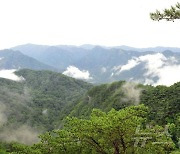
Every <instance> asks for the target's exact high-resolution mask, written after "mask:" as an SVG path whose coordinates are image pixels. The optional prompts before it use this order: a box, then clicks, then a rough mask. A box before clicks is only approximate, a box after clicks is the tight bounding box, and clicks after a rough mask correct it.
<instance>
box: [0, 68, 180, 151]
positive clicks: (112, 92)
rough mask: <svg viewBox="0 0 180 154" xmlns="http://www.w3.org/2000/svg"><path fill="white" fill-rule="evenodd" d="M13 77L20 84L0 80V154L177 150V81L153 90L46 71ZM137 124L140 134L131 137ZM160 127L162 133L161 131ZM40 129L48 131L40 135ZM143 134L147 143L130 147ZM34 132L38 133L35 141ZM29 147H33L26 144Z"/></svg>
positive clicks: (179, 132)
mask: <svg viewBox="0 0 180 154" xmlns="http://www.w3.org/2000/svg"><path fill="white" fill-rule="evenodd" d="M15 73H16V75H18V76H21V78H22V81H19V82H15V81H11V80H7V79H0V87H1V88H0V103H1V109H0V113H1V114H0V123H1V125H0V139H1V141H2V144H1V148H2V149H4V150H3V151H7V152H15V153H27V154H31V153H42V154H44V153H54V154H56V153H62V154H63V153H69V154H71V153H89V154H90V153H104V154H105V153H107V154H111V153H115V152H116V153H117V154H118V152H119V153H121V152H120V151H123V152H122V153H137V154H139V153H143V152H144V151H146V152H147V153H148V151H149V150H150V152H149V153H155V154H156V153H171V152H172V151H175V150H176V151H177V148H178V145H179V144H178V142H179V141H178V140H179V138H180V127H179V126H180V121H179V117H180V115H179V113H180V95H179V94H180V83H176V84H174V85H172V86H170V87H166V86H157V87H153V86H150V85H146V86H145V85H141V84H137V83H132V82H125V81H119V82H114V83H111V84H103V85H99V86H92V85H90V84H88V83H85V82H83V81H79V80H75V79H73V78H69V77H66V76H65V75H62V74H59V73H55V72H51V71H33V70H27V69H24V70H20V71H18V72H15ZM67 116H68V117H67ZM139 126H140V127H141V133H140V134H137V128H139ZM147 126H148V127H147ZM166 126H168V135H167V133H164V130H165V128H166ZM45 131H48V132H47V133H45V134H44V132H45ZM118 131H120V132H119V133H120V134H119V133H118ZM20 132H21V133H20ZM155 132H156V133H155ZM157 132H158V133H160V134H161V137H159V134H158V133H157ZM143 133H148V136H146V137H149V138H150V139H151V140H148V141H147V144H146V145H145V147H141V146H134V144H135V141H134V138H137V137H138V136H141V137H145V136H142V135H143ZM27 134H28V135H27ZM39 134H42V135H41V136H40V138H39V139H38V138H37V136H38V135H39ZM118 139H121V141H119V140H118ZM107 140H108V141H109V142H106V141H107ZM11 141H16V142H17V143H11ZM154 142H155V143H156V142H157V143H161V142H162V143H163V144H161V145H156V144H154ZM19 143H24V144H25V145H23V144H19ZM32 143H37V144H35V145H33V146H27V144H30V145H31V144H32Z"/></svg>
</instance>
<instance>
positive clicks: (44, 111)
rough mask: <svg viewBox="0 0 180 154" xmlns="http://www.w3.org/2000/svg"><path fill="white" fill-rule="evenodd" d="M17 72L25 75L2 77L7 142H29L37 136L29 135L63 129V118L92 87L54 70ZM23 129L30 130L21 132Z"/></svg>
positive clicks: (0, 118) (0, 120)
mask: <svg viewBox="0 0 180 154" xmlns="http://www.w3.org/2000/svg"><path fill="white" fill-rule="evenodd" d="M16 74H17V75H18V76H21V78H22V81H19V82H16V81H12V80H8V79H2V78H0V105H1V108H0V130H1V131H0V139H1V140H3V141H11V140H12V141H21V142H23V143H28V144H29V143H32V142H33V141H34V139H32V140H31V139H29V140H28V139H27V140H28V141H24V140H26V139H24V138H26V137H27V138H28V135H27V134H29V135H30V134H32V136H33V135H38V134H39V133H40V132H41V133H42V132H44V131H48V130H53V129H55V128H60V127H61V125H62V119H63V118H64V117H65V116H66V115H68V114H69V113H70V112H71V109H72V107H73V105H74V104H75V103H76V102H77V100H78V99H79V98H80V97H81V96H83V95H84V94H85V93H86V91H87V90H88V89H89V88H91V87H92V85H90V84H88V83H85V82H83V81H79V80H75V79H73V78H69V77H66V76H65V75H62V74H59V73H55V72H51V71H32V70H27V69H25V70H20V71H18V72H16ZM20 131H22V133H23V131H26V132H24V134H21V133H19V132H20ZM10 132H12V134H11V133H10ZM34 133H35V134H34ZM23 135H25V136H23ZM36 137H37V136H36Z"/></svg>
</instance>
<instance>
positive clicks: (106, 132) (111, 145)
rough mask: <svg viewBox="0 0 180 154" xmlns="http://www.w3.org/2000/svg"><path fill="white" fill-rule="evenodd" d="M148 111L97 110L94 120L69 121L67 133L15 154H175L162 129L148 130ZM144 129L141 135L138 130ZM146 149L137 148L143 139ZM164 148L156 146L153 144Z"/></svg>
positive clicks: (133, 108)
mask: <svg viewBox="0 0 180 154" xmlns="http://www.w3.org/2000/svg"><path fill="white" fill-rule="evenodd" d="M147 113H148V108H147V107H145V106H144V105H140V106H131V107H127V108H124V109H122V110H119V111H116V110H114V109H112V110H111V111H109V112H108V113H105V112H102V111H101V110H98V109H94V110H93V111H92V113H91V116H90V119H89V120H86V119H78V118H75V117H73V118H67V119H66V123H65V126H64V128H63V129H60V130H56V131H53V132H47V133H45V134H44V135H41V137H40V138H41V142H39V143H38V144H35V145H33V146H31V147H27V146H24V145H18V146H17V145H15V146H14V147H15V148H14V153H16V152H17V153H18V152H19V153H27V154H31V153H33V152H34V153H42V154H49V153H52V154H57V153H58V154H64V153H66V154H80V153H82V154H97V153H100V154H112V153H115V154H120V153H123V154H125V153H134V154H143V153H148V154H152V153H154V154H158V153H166V152H171V151H172V150H173V149H174V144H173V142H172V140H171V138H169V137H168V136H167V135H166V134H163V133H161V135H160V136H159V134H158V133H159V132H161V131H163V128H162V127H160V126H154V127H153V128H145V127H144V124H145V123H146V116H147ZM140 125H141V126H142V128H141V131H139V132H138V133H137V128H138V126H140ZM147 137H149V139H148V140H147V141H146V144H145V145H144V146H142V145H138V144H137V145H136V144H135V142H136V141H137V140H136V138H137V139H139V138H143V139H144V138H147ZM155 142H156V143H163V144H158V145H157V144H153V143H155Z"/></svg>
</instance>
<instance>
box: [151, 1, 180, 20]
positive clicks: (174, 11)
mask: <svg viewBox="0 0 180 154" xmlns="http://www.w3.org/2000/svg"><path fill="white" fill-rule="evenodd" d="M150 17H151V19H152V20H156V21H159V20H163V19H165V20H167V21H174V20H175V19H180V3H177V4H176V6H171V8H170V9H165V10H164V11H163V12H160V11H158V10H156V12H155V13H150Z"/></svg>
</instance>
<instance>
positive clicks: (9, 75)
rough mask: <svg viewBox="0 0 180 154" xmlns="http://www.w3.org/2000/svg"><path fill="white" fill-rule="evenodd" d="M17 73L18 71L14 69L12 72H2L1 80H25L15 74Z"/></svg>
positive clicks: (0, 72) (0, 71)
mask: <svg viewBox="0 0 180 154" xmlns="http://www.w3.org/2000/svg"><path fill="white" fill-rule="evenodd" d="M15 71H16V70H15V69H12V70H0V78H5V79H10V80H14V81H21V80H23V78H22V77H19V76H17V75H16V74H15V73H14V72H15Z"/></svg>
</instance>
